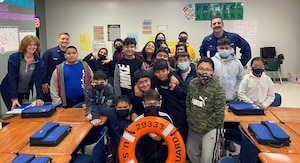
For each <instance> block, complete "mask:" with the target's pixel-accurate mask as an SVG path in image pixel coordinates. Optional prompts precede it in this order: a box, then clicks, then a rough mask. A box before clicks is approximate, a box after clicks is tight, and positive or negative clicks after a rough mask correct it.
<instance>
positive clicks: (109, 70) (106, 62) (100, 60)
mask: <svg viewBox="0 0 300 163" xmlns="http://www.w3.org/2000/svg"><path fill="white" fill-rule="evenodd" d="M107 55H108V50H107V49H106V48H100V49H99V51H98V53H97V54H93V53H90V54H88V55H87V56H86V57H85V58H84V59H83V61H85V62H87V63H88V64H89V66H90V68H91V69H92V71H93V72H96V71H98V70H102V71H103V72H104V73H105V74H106V75H107V77H108V82H109V83H110V84H111V85H113V78H114V71H115V64H114V62H113V61H112V60H110V59H107Z"/></svg>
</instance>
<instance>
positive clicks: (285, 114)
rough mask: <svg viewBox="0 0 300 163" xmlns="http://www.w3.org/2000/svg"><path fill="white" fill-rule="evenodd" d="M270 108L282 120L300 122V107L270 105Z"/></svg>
mask: <svg viewBox="0 0 300 163" xmlns="http://www.w3.org/2000/svg"><path fill="white" fill-rule="evenodd" d="M268 110H269V111H270V112H271V113H272V114H274V115H275V116H276V117H277V118H278V119H279V120H280V121H281V122H300V108H286V107H270V108H269V109H268Z"/></svg>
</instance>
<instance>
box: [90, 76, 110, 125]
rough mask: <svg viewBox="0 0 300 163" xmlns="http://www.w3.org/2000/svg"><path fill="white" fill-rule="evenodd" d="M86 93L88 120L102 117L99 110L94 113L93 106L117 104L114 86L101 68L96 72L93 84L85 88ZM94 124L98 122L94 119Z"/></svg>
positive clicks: (108, 106) (107, 106) (105, 106)
mask: <svg viewBox="0 0 300 163" xmlns="http://www.w3.org/2000/svg"><path fill="white" fill-rule="evenodd" d="M85 94H86V98H85V104H86V111H85V116H86V117H85V118H86V120H87V121H91V120H92V119H99V118H100V116H99V115H98V114H97V112H94V113H95V114H96V115H92V108H93V107H95V106H101V107H104V108H111V107H114V106H115V94H114V90H113V87H112V86H111V84H109V83H108V79H107V75H106V74H105V73H104V72H103V71H101V70H98V71H96V72H95V73H94V77H93V81H92V84H91V85H90V86H89V87H88V88H87V89H86V90H85ZM93 124H98V123H97V121H93Z"/></svg>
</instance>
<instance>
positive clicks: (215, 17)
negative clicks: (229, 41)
mask: <svg viewBox="0 0 300 163" xmlns="http://www.w3.org/2000/svg"><path fill="white" fill-rule="evenodd" d="M217 18H220V19H221V21H222V23H223V24H224V22H223V19H222V18H221V16H216V15H212V16H211V19H210V24H211V22H212V21H213V20H214V19H217Z"/></svg>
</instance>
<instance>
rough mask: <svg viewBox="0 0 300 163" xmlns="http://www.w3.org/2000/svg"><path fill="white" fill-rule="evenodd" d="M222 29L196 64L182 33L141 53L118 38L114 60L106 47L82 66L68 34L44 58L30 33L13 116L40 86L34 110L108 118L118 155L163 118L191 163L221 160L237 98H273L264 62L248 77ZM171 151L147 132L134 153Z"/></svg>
mask: <svg viewBox="0 0 300 163" xmlns="http://www.w3.org/2000/svg"><path fill="white" fill-rule="evenodd" d="M223 26H224V24H223V21H222V19H221V18H220V17H214V18H212V20H211V27H212V29H213V34H211V35H209V36H207V37H205V38H204V39H203V43H202V45H201V47H200V55H201V59H200V60H199V61H197V62H196V63H194V62H193V61H195V60H196V53H195V50H194V48H193V47H192V46H191V45H190V44H189V43H188V42H187V39H188V34H187V33H186V32H181V33H180V34H179V37H178V40H179V42H178V44H177V45H176V46H175V47H173V48H171V50H170V49H169V48H168V46H167V43H166V38H165V36H164V34H163V33H158V34H157V35H156V37H155V40H154V41H149V42H147V43H146V44H145V46H144V47H143V49H142V51H141V52H140V53H137V52H136V45H137V43H136V40H135V39H134V38H125V39H124V40H121V39H116V40H115V41H114V47H115V49H116V51H115V52H114V55H113V59H112V60H110V59H107V58H106V57H107V55H108V51H107V49H106V48H101V49H100V50H99V52H98V54H96V55H95V54H92V53H91V54H88V55H87V56H86V57H85V58H84V59H83V61H80V60H79V59H78V51H77V49H76V47H74V46H69V43H70V36H69V34H68V33H60V34H59V37H58V40H57V41H58V46H56V47H54V48H51V49H48V50H46V51H45V52H44V54H43V55H42V57H40V56H39V53H40V42H39V40H38V38H36V37H35V36H31V35H28V36H25V37H24V38H23V39H22V41H21V44H20V47H19V50H18V52H16V53H13V54H12V55H11V56H10V58H9V60H8V74H7V75H6V76H5V78H4V79H3V81H2V83H1V95H2V98H3V100H4V102H5V104H6V106H7V108H8V110H10V109H13V108H15V107H16V106H19V105H20V104H22V103H24V102H28V99H29V96H30V90H32V88H33V85H35V87H36V99H37V100H36V105H44V102H48V101H52V104H53V105H55V106H57V107H64V108H69V107H83V108H85V109H86V113H85V119H86V120H87V121H90V122H91V123H92V124H93V125H94V126H95V128H96V126H101V125H103V124H104V122H103V121H102V119H101V116H103V115H104V116H107V117H108V120H107V122H106V125H108V126H109V131H110V137H111V142H112V144H113V145H114V147H115V148H116V149H117V147H118V144H119V142H120V138H121V136H122V134H123V132H124V130H125V128H126V127H127V126H128V125H129V124H130V123H131V122H132V121H134V120H137V119H140V118H142V117H144V116H160V117H163V118H165V119H167V120H169V121H170V122H171V123H173V124H174V126H175V127H176V128H177V129H178V131H179V132H180V134H181V136H182V138H183V140H184V143H185V144H186V148H187V156H188V158H189V160H191V162H194V163H198V162H202V163H206V162H216V161H217V160H218V159H219V157H220V148H221V147H220V145H221V142H222V141H223V139H222V136H223V132H222V128H223V123H224V122H223V120H224V107H225V105H226V103H228V102H232V101H236V100H238V99H239V100H241V101H243V102H249V103H255V104H258V105H261V106H262V107H263V108H265V109H266V108H267V107H268V106H269V105H270V104H271V103H272V102H273V100H274V88H273V87H274V86H273V82H272V80H271V79H270V78H269V77H268V76H267V75H265V73H264V72H263V71H264V68H265V62H264V61H263V60H262V59H261V58H259V57H255V58H253V59H252V61H251V67H252V72H251V73H249V74H247V75H245V73H244V68H243V66H245V65H246V64H247V62H248V60H249V59H250V58H251V51H250V47H249V49H247V42H246V41H245V40H243V39H242V38H241V37H240V36H239V35H237V34H233V33H229V32H225V31H224V30H223ZM241 40H242V41H241ZM240 44H243V46H240ZM212 45H214V46H212ZM236 46H238V47H241V48H242V47H246V48H243V49H242V50H243V51H244V52H247V53H248V54H245V55H244V54H243V55H242V58H241V60H238V59H237V58H236V55H235V47H236ZM248 46H249V45H248ZM249 51H250V53H249ZM207 54H210V57H211V58H210V57H206V55H207ZM249 55H250V58H249ZM96 131H97V132H98V130H96ZM166 149H167V146H166V143H165V142H164V140H162V139H161V137H159V136H158V135H157V134H155V133H149V134H148V135H146V136H144V137H143V138H142V139H141V140H140V142H139V143H138V145H137V150H136V151H137V153H136V155H137V158H138V160H139V162H145V163H147V162H149V163H150V162H165V160H166V158H167V150H166Z"/></svg>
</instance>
